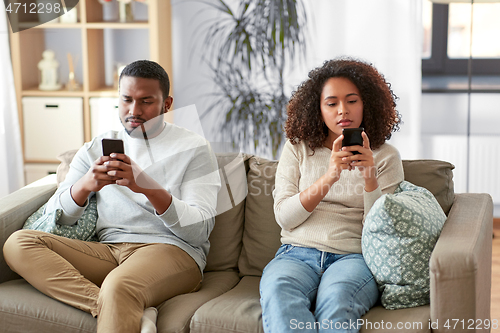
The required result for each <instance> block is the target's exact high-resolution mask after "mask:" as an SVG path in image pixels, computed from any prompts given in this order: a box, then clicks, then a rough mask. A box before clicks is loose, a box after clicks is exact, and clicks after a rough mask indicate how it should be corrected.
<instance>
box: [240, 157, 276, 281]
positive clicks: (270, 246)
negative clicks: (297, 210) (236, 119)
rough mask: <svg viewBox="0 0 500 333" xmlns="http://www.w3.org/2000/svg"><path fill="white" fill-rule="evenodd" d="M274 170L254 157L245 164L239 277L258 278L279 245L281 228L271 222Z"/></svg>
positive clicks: (272, 165) (273, 167) (266, 161)
mask: <svg viewBox="0 0 500 333" xmlns="http://www.w3.org/2000/svg"><path fill="white" fill-rule="evenodd" d="M277 166H278V162H277V161H269V160H266V159H264V158H260V157H256V156H253V157H251V158H250V160H249V167H250V169H249V171H248V176H247V180H248V195H247V199H246V207H245V225H244V230H243V244H242V249H241V256H240V260H239V262H238V267H239V269H240V275H242V276H247V275H253V276H261V275H262V270H263V269H264V267H265V266H266V265H267V263H268V262H269V261H271V259H272V258H273V257H274V255H275V254H276V251H277V250H278V248H279V247H280V245H281V241H280V238H281V237H280V232H281V228H280V226H279V225H278V224H277V223H276V220H275V218H274V210H273V204H274V200H273V195H272V191H273V189H274V178H275V174H276V167H277Z"/></svg>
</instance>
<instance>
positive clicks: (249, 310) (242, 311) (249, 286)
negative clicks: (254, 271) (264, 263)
mask: <svg viewBox="0 0 500 333" xmlns="http://www.w3.org/2000/svg"><path fill="white" fill-rule="evenodd" d="M259 282H260V277H256V276H244V277H243V278H242V279H241V281H240V282H239V283H238V285H236V287H234V288H233V289H231V290H230V291H228V292H227V293H225V294H223V295H221V296H219V297H217V298H214V299H213V300H211V301H209V302H207V303H205V304H204V305H203V306H201V307H200V308H199V309H198V311H196V313H195V314H194V316H193V319H192V320H191V333H200V332H203V333H234V332H239V333H244V332H248V333H256V332H264V331H263V328H262V309H261V307H260V297H259Z"/></svg>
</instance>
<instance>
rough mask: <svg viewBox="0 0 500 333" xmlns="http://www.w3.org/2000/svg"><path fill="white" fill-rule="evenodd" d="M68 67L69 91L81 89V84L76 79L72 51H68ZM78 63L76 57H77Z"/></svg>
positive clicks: (67, 85)
mask: <svg viewBox="0 0 500 333" xmlns="http://www.w3.org/2000/svg"><path fill="white" fill-rule="evenodd" d="M67 56H68V67H69V80H68V83H67V84H66V89H67V90H69V91H76V90H80V84H79V83H78V82H76V79H75V66H74V63H73V57H72V56H71V54H70V53H68V55H67ZM75 63H76V59H75Z"/></svg>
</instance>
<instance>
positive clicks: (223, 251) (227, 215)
mask: <svg viewBox="0 0 500 333" xmlns="http://www.w3.org/2000/svg"><path fill="white" fill-rule="evenodd" d="M216 156H217V163H218V165H219V172H220V178H221V183H222V184H221V185H222V186H221V189H220V191H219V195H218V196H217V216H216V217H215V226H214V229H213V230H212V232H211V233H210V238H209V240H210V251H209V252H208V257H207V265H206V267H205V272H210V271H223V270H231V269H232V270H237V269H238V258H239V256H240V252H241V238H242V236H243V221H244V217H245V197H246V195H247V192H248V191H247V181H246V172H247V170H246V169H247V168H246V166H245V164H246V163H247V161H248V159H249V158H250V156H249V155H241V154H216Z"/></svg>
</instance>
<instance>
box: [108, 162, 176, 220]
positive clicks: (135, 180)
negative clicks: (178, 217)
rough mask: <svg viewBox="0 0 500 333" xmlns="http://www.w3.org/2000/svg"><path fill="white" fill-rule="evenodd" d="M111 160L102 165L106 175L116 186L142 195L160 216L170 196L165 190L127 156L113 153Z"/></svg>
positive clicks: (168, 202)
mask: <svg viewBox="0 0 500 333" xmlns="http://www.w3.org/2000/svg"><path fill="white" fill-rule="evenodd" d="M111 158H112V160H109V161H106V162H105V163H104V165H105V166H106V167H108V168H109V171H108V172H107V175H108V176H109V177H112V178H114V179H116V180H115V184H116V185H120V186H126V187H128V188H129V189H130V190H131V191H132V192H134V193H142V194H144V195H145V196H146V197H147V198H148V200H149V201H150V202H151V204H152V205H153V207H154V208H155V209H156V211H157V213H158V214H160V215H161V214H163V213H164V212H165V211H166V210H167V209H168V207H169V206H170V203H171V202H172V196H171V195H170V193H168V191H167V190H165V189H164V188H163V187H161V186H160V184H158V183H157V182H156V181H155V180H154V179H153V178H151V177H150V176H148V175H147V174H146V173H145V172H144V171H143V170H142V169H141V168H140V167H139V166H138V165H137V164H136V163H135V162H134V161H132V160H131V159H130V157H128V156H127V155H125V154H117V153H113V154H111Z"/></svg>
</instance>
